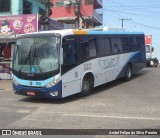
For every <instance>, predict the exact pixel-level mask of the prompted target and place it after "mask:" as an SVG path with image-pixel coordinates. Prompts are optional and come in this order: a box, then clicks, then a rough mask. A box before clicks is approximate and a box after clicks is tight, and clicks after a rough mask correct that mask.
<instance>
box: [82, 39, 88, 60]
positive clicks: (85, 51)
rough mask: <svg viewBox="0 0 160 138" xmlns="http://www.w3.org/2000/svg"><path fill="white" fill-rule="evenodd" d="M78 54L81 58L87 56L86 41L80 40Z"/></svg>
mask: <svg viewBox="0 0 160 138" xmlns="http://www.w3.org/2000/svg"><path fill="white" fill-rule="evenodd" d="M80 56H81V59H86V58H88V57H89V44H88V41H81V42H80Z"/></svg>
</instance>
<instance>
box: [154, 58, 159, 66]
mask: <svg viewBox="0 0 160 138" xmlns="http://www.w3.org/2000/svg"><path fill="white" fill-rule="evenodd" d="M153 62H154V67H155V68H156V67H158V66H159V61H158V59H157V58H156V57H155V58H154V59H153Z"/></svg>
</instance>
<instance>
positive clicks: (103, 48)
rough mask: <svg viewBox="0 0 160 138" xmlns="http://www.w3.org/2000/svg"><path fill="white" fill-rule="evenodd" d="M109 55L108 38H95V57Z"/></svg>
mask: <svg viewBox="0 0 160 138" xmlns="http://www.w3.org/2000/svg"><path fill="white" fill-rule="evenodd" d="M110 54H111V49H110V40H109V38H107V37H106V38H105V37H102V38H97V55H98V56H106V55H107V56H108V55H110Z"/></svg>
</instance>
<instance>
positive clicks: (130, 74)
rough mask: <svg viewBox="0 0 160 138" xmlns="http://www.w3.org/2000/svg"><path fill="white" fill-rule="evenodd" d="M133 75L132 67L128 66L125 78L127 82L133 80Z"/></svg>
mask: <svg viewBox="0 0 160 138" xmlns="http://www.w3.org/2000/svg"><path fill="white" fill-rule="evenodd" d="M132 76H133V73H132V66H131V65H130V64H128V65H127V68H126V76H125V80H126V81H129V80H131V79H132Z"/></svg>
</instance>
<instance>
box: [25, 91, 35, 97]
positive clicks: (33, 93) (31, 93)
mask: <svg viewBox="0 0 160 138" xmlns="http://www.w3.org/2000/svg"><path fill="white" fill-rule="evenodd" d="M27 95H32V96H34V95H36V93H35V92H27Z"/></svg>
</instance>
